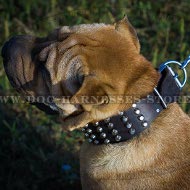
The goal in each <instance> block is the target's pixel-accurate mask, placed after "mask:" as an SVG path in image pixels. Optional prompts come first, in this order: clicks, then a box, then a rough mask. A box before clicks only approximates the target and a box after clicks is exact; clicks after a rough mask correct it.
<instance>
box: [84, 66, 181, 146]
mask: <svg viewBox="0 0 190 190" xmlns="http://www.w3.org/2000/svg"><path fill="white" fill-rule="evenodd" d="M179 93H180V88H179V86H178V85H177V83H176V81H175V79H174V76H173V74H172V72H171V70H170V69H169V68H166V69H165V70H163V71H162V73H161V78H160V80H159V83H158V85H157V87H155V88H154V91H153V92H152V93H151V94H149V95H147V97H146V98H143V99H141V100H139V101H138V102H135V103H133V104H132V107H131V108H130V109H128V110H124V111H119V112H118V115H114V116H112V117H110V118H106V119H105V120H102V121H99V122H96V123H89V124H87V125H86V126H85V127H84V128H83V129H82V131H83V132H84V133H85V137H86V138H88V142H89V143H94V144H96V145H98V144H109V143H119V142H123V141H128V140H130V139H132V138H133V137H135V136H139V134H141V133H142V132H143V131H144V130H146V129H147V128H149V127H150V125H151V123H152V122H153V121H154V120H155V119H156V118H157V117H158V116H159V114H160V113H161V112H162V110H164V109H167V105H168V104H170V103H172V102H175V101H176V97H178V96H179Z"/></svg>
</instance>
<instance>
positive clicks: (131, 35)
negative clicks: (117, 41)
mask: <svg viewBox="0 0 190 190" xmlns="http://www.w3.org/2000/svg"><path fill="white" fill-rule="evenodd" d="M115 29H116V30H117V31H118V32H119V33H121V34H122V35H123V36H125V37H126V38H127V39H131V40H132V42H133V44H134V45H135V47H136V49H137V51H138V52H140V43H139V39H138V36H137V32H136V30H135V29H134V27H133V26H132V24H131V23H130V22H129V20H128V18H127V16H125V17H124V18H123V19H122V20H120V21H119V22H117V23H116V26H115Z"/></svg>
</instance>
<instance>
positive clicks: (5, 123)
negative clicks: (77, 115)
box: [0, 0, 190, 190]
mask: <svg viewBox="0 0 190 190" xmlns="http://www.w3.org/2000/svg"><path fill="white" fill-rule="evenodd" d="M189 10H190V1H189V0H186V1H177V0H167V1H164V0H158V1H147V0H105V1H102V0H41V1H38V0H0V49H1V47H2V45H3V43H4V42H5V41H6V40H7V39H8V38H9V37H11V36H13V35H18V34H30V35H36V36H41V37H42V36H46V35H47V34H48V33H49V32H50V31H51V30H53V29H55V28H57V27H59V26H63V25H76V24H81V23H95V22H97V23H100V22H104V23H109V24H110V23H114V22H116V21H117V20H119V19H121V18H122V17H123V16H124V15H126V14H127V15H128V17H129V20H130V21H131V23H132V24H133V25H134V27H135V28H136V29H137V32H138V36H139V39H140V42H141V53H142V54H143V55H144V56H145V57H146V58H147V59H148V60H150V61H152V63H153V65H154V66H155V67H157V66H158V65H159V64H160V63H162V62H164V61H166V60H168V59H176V60H179V61H182V60H184V59H185V58H186V57H187V56H188V55H189V54H190V14H189ZM189 71H190V70H189V69H188V73H189ZM189 76H190V73H189ZM188 83H189V84H190V82H188ZM189 84H187V85H186V87H185V88H184V90H183V93H182V94H183V95H190V91H189ZM15 94H16V92H15V91H14V89H12V88H11V86H10V84H9V81H8V79H7V77H6V75H5V72H4V69H3V64H2V59H1V57H0V188H1V189H2V190H17V189H18V190H28V189H29V190H38V189H40V190H41V189H44V190H52V189H54V190H59V189H77V190H80V189H81V185H80V174H79V149H80V145H81V143H82V142H83V137H82V134H81V133H80V132H79V131H74V132H72V133H71V132H67V133H65V132H64V133H63V132H61V130H60V129H61V124H60V122H59V120H58V118H57V117H55V116H48V115H45V114H44V113H43V112H41V111H39V110H38V109H37V108H36V107H34V106H31V105H29V104H27V103H21V102H17V100H15V99H14V98H13V99H12V98H8V99H3V98H2V97H6V96H7V95H8V96H10V95H12V96H13V95H15ZM181 106H182V108H183V109H184V111H186V112H187V113H190V105H189V104H186V103H181Z"/></svg>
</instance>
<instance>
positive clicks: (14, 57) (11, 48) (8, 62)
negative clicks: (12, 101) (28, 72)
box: [1, 36, 34, 88]
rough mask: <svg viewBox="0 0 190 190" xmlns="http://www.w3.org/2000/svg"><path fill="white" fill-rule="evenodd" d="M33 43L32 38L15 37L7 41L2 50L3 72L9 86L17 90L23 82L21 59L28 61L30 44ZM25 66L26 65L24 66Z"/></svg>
mask: <svg viewBox="0 0 190 190" xmlns="http://www.w3.org/2000/svg"><path fill="white" fill-rule="evenodd" d="M33 41H34V37H32V36H15V37H12V38H11V39H10V40H9V41H7V42H6V43H5V44H4V46H3V48H2V52H1V55H2V57H3V63H4V68H5V72H6V74H7V76H8V78H9V80H10V82H11V84H12V85H13V86H14V87H16V88H19V87H20V86H21V85H23V83H24V82H25V80H24V77H23V69H25V68H24V65H23V62H24V61H23V59H27V60H28V61H29V59H30V56H29V55H30V51H31V44H33V43H31V42H33ZM25 65H26V64H25Z"/></svg>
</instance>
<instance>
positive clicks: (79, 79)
mask: <svg viewBox="0 0 190 190" xmlns="http://www.w3.org/2000/svg"><path fill="white" fill-rule="evenodd" d="M77 79H78V82H79V84H80V85H82V83H83V81H84V75H83V74H81V73H79V74H78V75H77Z"/></svg>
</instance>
